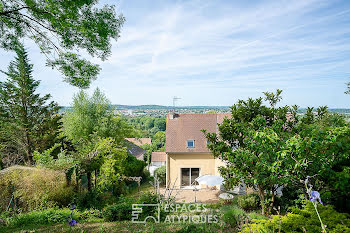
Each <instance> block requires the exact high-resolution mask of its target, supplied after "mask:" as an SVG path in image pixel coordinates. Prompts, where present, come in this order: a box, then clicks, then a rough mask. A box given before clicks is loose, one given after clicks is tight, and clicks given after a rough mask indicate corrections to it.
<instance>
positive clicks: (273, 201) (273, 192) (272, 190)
mask: <svg viewBox="0 0 350 233" xmlns="http://www.w3.org/2000/svg"><path fill="white" fill-rule="evenodd" d="M274 203H275V191H274V188H272V189H271V203H270V212H272V210H273V205H274Z"/></svg>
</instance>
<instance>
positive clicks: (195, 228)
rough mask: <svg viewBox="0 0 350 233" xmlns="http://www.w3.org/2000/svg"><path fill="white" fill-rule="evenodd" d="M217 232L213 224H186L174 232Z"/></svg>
mask: <svg viewBox="0 0 350 233" xmlns="http://www.w3.org/2000/svg"><path fill="white" fill-rule="evenodd" d="M198 232H218V230H217V229H216V228H215V224H186V225H184V226H183V227H182V228H181V229H180V230H178V231H176V233H198Z"/></svg>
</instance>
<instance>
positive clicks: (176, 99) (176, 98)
mask: <svg viewBox="0 0 350 233" xmlns="http://www.w3.org/2000/svg"><path fill="white" fill-rule="evenodd" d="M179 99H181V98H180V97H177V96H174V97H173V106H174V111H175V104H176V101H178V100H179Z"/></svg>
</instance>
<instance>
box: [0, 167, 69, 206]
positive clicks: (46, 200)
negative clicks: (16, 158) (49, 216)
mask: <svg viewBox="0 0 350 233" xmlns="http://www.w3.org/2000/svg"><path fill="white" fill-rule="evenodd" d="M13 189H14V196H15V201H16V208H21V209H22V210H24V211H30V210H35V209H36V210H37V209H44V208H51V207H54V206H59V207H65V206H67V205H68V204H70V202H71V200H72V198H73V196H74V188H73V187H72V186H66V178H65V174H64V173H63V172H59V171H53V170H50V169H39V168H33V167H24V166H13V167H10V168H7V169H5V170H2V171H1V173H0V210H5V209H6V208H7V206H8V204H9V202H10V199H11V197H12V194H13Z"/></svg>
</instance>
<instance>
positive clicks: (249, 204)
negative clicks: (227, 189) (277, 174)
mask: <svg viewBox="0 0 350 233" xmlns="http://www.w3.org/2000/svg"><path fill="white" fill-rule="evenodd" d="M237 203H238V206H239V207H241V208H242V209H244V210H255V209H259V208H260V199H259V196H258V195H257V194H254V193H251V194H248V195H242V196H238V202H237Z"/></svg>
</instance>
